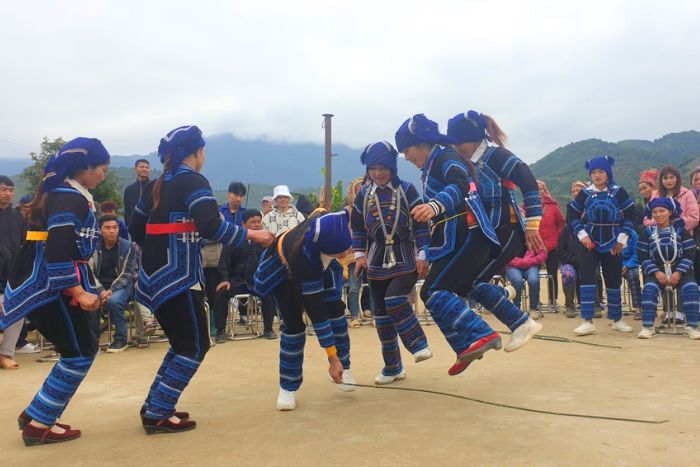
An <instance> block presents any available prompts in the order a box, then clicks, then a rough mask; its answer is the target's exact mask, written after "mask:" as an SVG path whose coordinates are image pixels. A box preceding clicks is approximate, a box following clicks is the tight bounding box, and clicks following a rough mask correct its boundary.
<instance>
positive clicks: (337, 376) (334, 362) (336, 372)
mask: <svg viewBox="0 0 700 467" xmlns="http://www.w3.org/2000/svg"><path fill="white" fill-rule="evenodd" d="M328 363H329V365H328V374H329V375H331V378H332V379H333V382H334V383H335V384H342V383H343V364H342V363H340V359H339V358H338V356H337V355H333V356H332V357H328Z"/></svg>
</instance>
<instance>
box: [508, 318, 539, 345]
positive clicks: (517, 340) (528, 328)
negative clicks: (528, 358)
mask: <svg viewBox="0 0 700 467" xmlns="http://www.w3.org/2000/svg"><path fill="white" fill-rule="evenodd" d="M541 330H542V325H541V324H540V323H536V322H535V321H533V319H532V318H528V319H527V321H525V322H524V323H523V324H521V325H520V326H518V327H517V328H515V331H513V334H511V336H510V340H509V341H508V344H506V346H505V347H504V348H503V350H504V351H506V352H514V351H516V350H518V349H519V348H520V347H522V346H523V345H525V344H527V341H529V340H530V339H532V338H533V336H534V335H535V334H537V333H538V332H540V331H541Z"/></svg>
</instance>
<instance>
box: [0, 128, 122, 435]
mask: <svg viewBox="0 0 700 467" xmlns="http://www.w3.org/2000/svg"><path fill="white" fill-rule="evenodd" d="M108 166H109V153H108V152H107V149H105V147H104V146H103V145H102V143H101V142H100V140H98V139H95V138H76V139H74V140H72V141H70V142H68V143H66V144H65V145H64V146H63V147H62V148H61V149H60V150H59V151H58V153H57V154H55V155H52V156H51V157H50V158H49V160H48V162H47V164H46V166H45V167H44V178H43V180H42V182H41V184H40V185H39V188H38V193H37V195H36V197H35V198H34V199H33V200H32V202H31V203H30V204H29V205H27V208H28V210H29V211H28V216H29V219H28V222H29V231H28V232H27V237H26V242H25V243H24V244H23V246H22V248H21V250H20V253H19V255H18V258H17V261H15V264H14V267H13V271H12V272H11V274H10V278H9V280H8V284H7V288H6V291H5V298H4V303H3V313H2V317H1V319H0V327H3V328H4V327H7V326H9V325H10V324H12V323H14V322H16V321H17V320H20V319H23V318H25V317H26V318H28V319H29V320H30V321H31V322H32V323H33V324H34V325H35V326H36V327H37V329H38V330H39V332H41V333H42V335H43V336H44V337H46V339H48V340H49V341H51V342H52V343H53V344H54V348H55V350H56V352H57V353H58V354H59V355H60V357H59V360H58V362H57V363H56V365H54V367H53V369H52V370H51V372H50V373H49V376H48V378H47V379H46V381H44V384H43V386H42V387H41V389H40V390H39V392H38V393H37V394H36V396H35V397H34V400H32V402H31V403H30V404H29V406H28V407H27V408H26V409H25V410H24V411H23V412H22V413H21V414H20V416H19V419H18V424H19V427H20V429H22V438H23V439H24V443H25V444H26V445H27V446H33V445H36V444H46V443H59V442H62V441H70V440H72V439H76V438H78V437H80V430H76V429H73V428H71V427H70V426H69V425H65V424H61V423H57V420H58V419H59V418H60V417H61V414H62V413H63V411H64V410H65V409H66V406H67V405H68V402H69V401H70V400H71V398H72V397H73V395H74V394H75V392H76V390H77V389H78V386H80V383H81V382H82V381H83V379H84V378H85V376H86V375H87V372H88V370H89V369H90V366H91V365H92V362H93V361H94V360H95V355H96V354H97V351H98V350H99V343H98V341H97V338H96V337H95V335H94V334H93V332H92V331H91V322H92V319H93V316H92V315H93V314H94V313H96V312H97V311H96V310H97V309H98V308H99V306H100V299H99V297H98V295H97V288H96V286H95V278H94V276H93V274H92V271H91V270H90V268H89V267H88V259H89V258H90V257H91V256H92V254H93V252H94V250H95V248H96V244H97V239H98V235H99V229H98V227H97V222H96V219H95V203H94V201H93V199H92V195H91V194H90V192H89V191H88V190H90V189H93V188H95V187H96V186H97V185H99V184H100V183H101V182H102V181H103V180H104V178H105V171H106V170H107V168H108Z"/></svg>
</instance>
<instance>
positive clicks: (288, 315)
mask: <svg viewBox="0 0 700 467" xmlns="http://www.w3.org/2000/svg"><path fill="white" fill-rule="evenodd" d="M273 296H274V298H275V302H276V303H277V308H278V309H279V311H280V314H281V315H282V320H283V321H284V332H285V333H286V334H299V333H301V332H304V331H306V324H305V323H304V311H306V314H308V315H309V319H310V320H311V322H312V323H321V322H323V321H325V320H327V319H333V318H339V317H341V316H345V303H343V301H342V300H336V301H333V302H325V306H323V307H312V308H307V309H306V310H304V305H303V304H302V302H301V299H300V298H299V295H298V292H297V291H295V290H294V287H293V285H292V281H291V280H289V279H288V280H286V281H284V282H283V283H282V284H280V285H279V286H278V287H277V288H276V289H275V291H274V294H273Z"/></svg>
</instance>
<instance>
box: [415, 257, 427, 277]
mask: <svg viewBox="0 0 700 467" xmlns="http://www.w3.org/2000/svg"><path fill="white" fill-rule="evenodd" d="M416 272H417V273H418V279H423V278H424V277H425V275H426V274H428V262H427V261H426V260H424V259H419V260H416Z"/></svg>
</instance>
